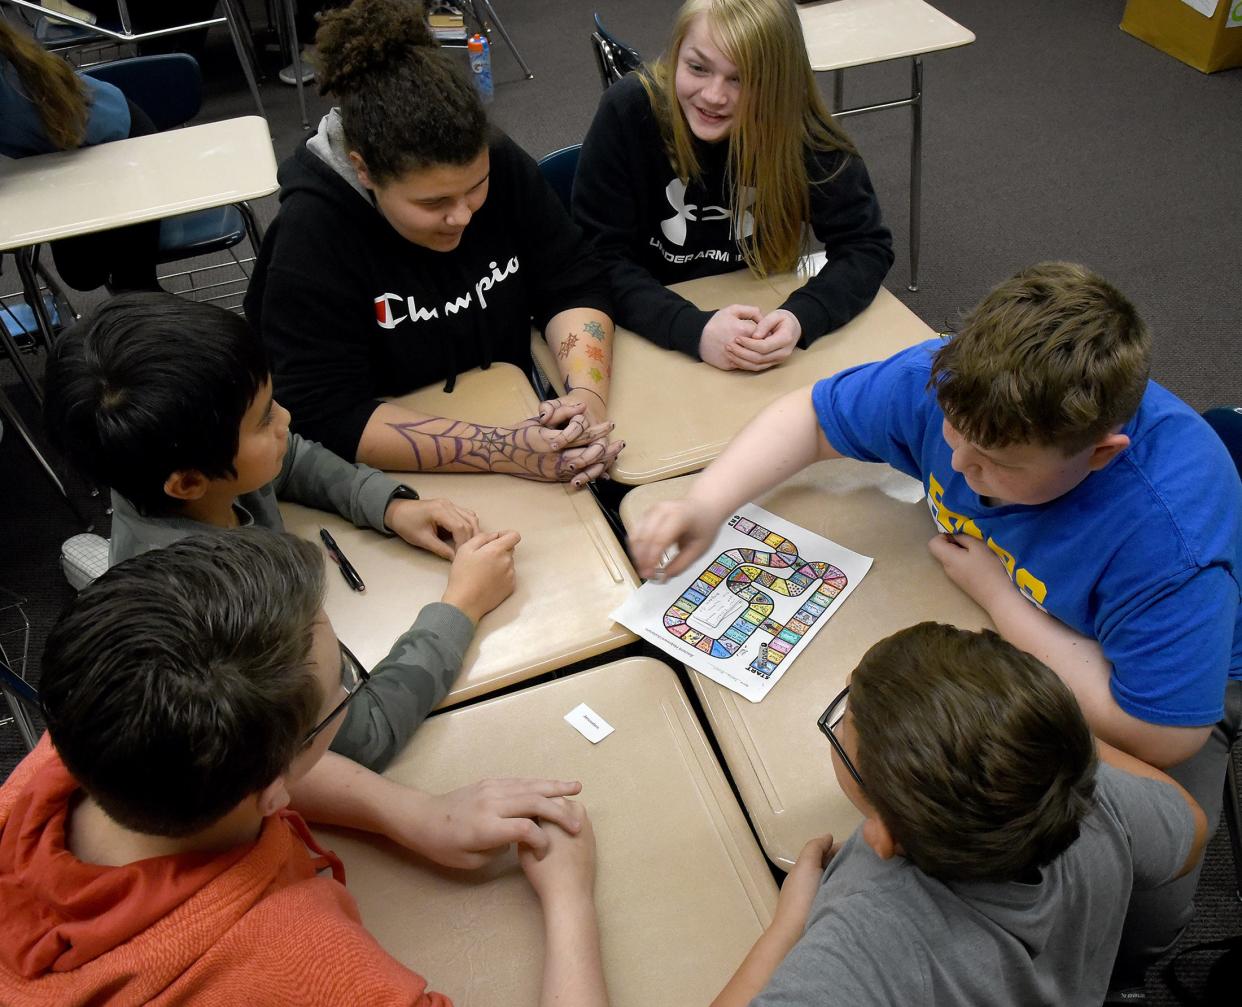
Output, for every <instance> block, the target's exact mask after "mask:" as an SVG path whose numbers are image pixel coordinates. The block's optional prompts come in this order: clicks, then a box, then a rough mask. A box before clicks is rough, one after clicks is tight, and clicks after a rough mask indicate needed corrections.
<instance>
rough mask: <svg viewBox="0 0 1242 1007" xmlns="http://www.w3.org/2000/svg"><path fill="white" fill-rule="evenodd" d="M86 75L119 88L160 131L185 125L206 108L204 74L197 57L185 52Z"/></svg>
mask: <svg viewBox="0 0 1242 1007" xmlns="http://www.w3.org/2000/svg"><path fill="white" fill-rule="evenodd" d="M82 74H83V76H86V77H94V78H95V79H96V80H102V81H104V82H105V83H107V84H112V85H114V86H115V87H117V88H119V89H120V91H121V93H122V94H123V95H125V97H126V98H128V99H129V100H130V101H132V102H133V103H134V104H135V105H137V106H138V107H139V108H140V109H142V110H143V111H144V112H146V113H147V115H148V116H150V118H151V121H152V122H153V123H154V124H155V128H156V129H157V130H160V131H163V130H165V129H172V128H173V127H174V126H183V125H185V124H186V123H187V122H189V121H190V120H191V119H193V118H194V117H195V116H196V115H198V110H199V109H200V108H202V105H203V75H202V71H200V70H199V68H198V63H197V61H196V60H195V59H194V57H193V56H190V55H188V54H186V53H183V52H174V53H166V54H163V55H159V56H135V57H133V58H132V59H118V60H116V61H114V62H112V63H100V64H99V65H97V66H92V67H89V68H88V69H85V70H83V71H82Z"/></svg>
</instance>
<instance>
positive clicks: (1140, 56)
mask: <svg viewBox="0 0 1242 1007" xmlns="http://www.w3.org/2000/svg"><path fill="white" fill-rule="evenodd" d="M495 2H496V6H497V7H498V9H499V11H500V14H501V16H502V17H503V18H504V20H505V24H506V27H507V28H508V30H509V32H510V34H511V36H512V37H513V39H514V42H515V43H516V44H517V45H518V46H519V47H520V48H521V50H522V52H523V55H524V56H525V58H526V60H527V62H528V63H530V65H531V66H532V68H533V69H534V71H535V78H534V79H533V80H524V79H523V78H522V75H521V73H520V72H519V70H518V68H517V64H516V63H515V62H514V61H513V59H512V57H511V56H510V54H509V53H508V51H507V50H506V48H505V47H504V45H503V43H498V44H497V45H496V46H495V48H494V50H493V69H494V76H495V80H496V100H495V103H494V105H493V107H492V110H493V117H494V119H495V121H496V122H497V123H499V124H500V125H501V126H502V127H504V128H505V129H506V130H507V131H508V132H509V133H510V134H511V135H512V136H513V137H514V138H515V139H516V140H517V141H518V142H519V143H521V144H522V145H523V146H524V147H525V148H526V149H527V150H529V151H530V152H531V153H532V154H535V155H536V156H538V155H542V154H544V153H547V152H548V151H551V150H554V149H556V148H558V147H562V146H565V145H566V144H570V143H576V142H578V141H580V140H581V138H582V135H583V133H584V132H585V130H586V128H587V126H588V124H589V122H590V119H591V116H592V114H593V112H594V108H595V104H596V102H597V100H598V95H599V89H598V79H597V76H596V71H595V66H594V61H593V57H592V54H591V51H590V49H589V47H588V43H587V36H588V34H589V32H590V17H591V13H592V12H593V11H595V10H598V11H599V12H600V14H601V16H602V17H603V19H604V22H605V24H606V25H607V26H608V27H609V29H610V30H612V31H613V32H614V33H615V34H616V35H618V36H619V37H621V38H623V39H625V40H626V41H627V42H629V43H630V44H631V45H633V46H634V47H636V48H637V49H639V50H640V51H641V52H642V53H644V54H648V55H650V54H654V53H655V52H657V51H658V50H659V49H660V47H661V46H662V44H663V40H664V36H665V33H666V31H667V28H668V25H669V23H670V22H671V18H672V13H673V11H674V10H675V9H676V7H677V4H676V3H675V2H673V0H598V2H596V3H594V4H588V3H578V2H573V0H495ZM248 6H249V7H250V9H251V13H252V15H253V17H254V19H255V22H256V24H257V25H261V24H262V23H263V5H262V4H259V3H258V2H257V0H255V2H252V3H250V4H249V5H248ZM937 6H938V7H939V8H940V9H941V10H943V11H944V12H945V13H947V14H949V15H950V16H952V17H954V18H955V19H956V20H958V21H960V22H961V23H962V24H964V25H966V26H967V27H969V28H970V29H972V30H973V31H974V32H975V34H976V35H977V39H978V40H977V42H976V43H975V44H974V45H971V46H968V47H965V48H962V49H958V50H954V51H949V52H944V53H938V54H933V55H931V56H929V57H927V58H926V60H925V95H926V99H925V100H926V106H925V117H924V164H925V167H924V183H923V192H924V212H923V242H922V266H921V284H920V287H921V289H920V290H919V291H918V292H917V293H910V292H909V291H907V290H906V283H907V279H908V267H907V261H908V260H907V250H908V227H907V206H908V202H907V199H908V193H907V183H908V170H909V168H908V165H909V160H908V159H909V115H908V114H907V113H906V112H904V111H901V112H885V113H880V114H875V115H870V116H861V117H857V118H851V119H849V120H848V121H847V122H846V126H847V129H848V131H849V132H850V133H851V135H852V136H853V138H854V140H855V141H856V143H857V144H858V146H859V148H860V149H861V151H862V152H863V154H864V156H865V157H866V160H867V164H868V166H869V168H870V171H871V175H872V178H873V180H874V182H875V185H876V189H877V191H878V193H879V196H880V200H881V204H882V205H883V207H884V208H885V213H886V216H887V219H888V222H889V224H890V226H891V227H892V230H893V233H894V241H895V247H896V250H897V264H896V265H895V266H894V268H893V271H892V273H891V274H890V276H889V278H888V281H887V285H888V287H889V289H891V290H892V291H893V292H894V293H895V294H896V295H897V296H899V297H900V298H901V299H902V300H903V301H904V302H905V303H906V304H908V305H909V306H910V307H911V309H912V310H913V311H914V312H915V313H916V314H918V315H920V316H921V317H922V318H924V319H925V320H926V321H927V322H928V323H929V324H931V325H932V326H936V327H939V326H942V325H944V324H946V323H951V322H952V320H953V319H954V318H956V317H957V316H958V314H959V313H960V312H961V311H962V310H963V309H965V308H967V307H969V306H970V305H971V304H972V303H973V302H974V301H975V300H977V299H978V298H979V296H981V294H982V293H984V292H985V291H986V290H987V289H988V287H989V286H990V285H992V284H993V283H995V282H996V281H998V280H1000V279H1002V278H1004V277H1005V276H1007V275H1008V274H1010V273H1011V272H1013V271H1014V270H1015V269H1017V268H1019V267H1020V266H1022V265H1025V264H1028V263H1031V262H1034V261H1038V260H1040V259H1049V258H1063V259H1074V260H1078V261H1082V262H1085V263H1087V264H1089V265H1091V266H1092V267H1094V268H1096V269H1097V270H1099V271H1101V272H1102V273H1104V274H1105V275H1106V276H1108V277H1109V278H1111V279H1112V280H1113V281H1114V282H1115V283H1116V284H1117V285H1118V286H1119V287H1120V288H1121V289H1122V290H1124V291H1126V292H1127V293H1128V294H1129V295H1130V296H1131V297H1132V298H1133V299H1134V300H1135V301H1136V303H1137V304H1138V306H1139V308H1140V310H1141V311H1142V312H1143V313H1144V315H1145V317H1146V318H1147V320H1148V322H1149V323H1150V324H1151V326H1152V329H1153V331H1154V333H1155V345H1156V355H1155V368H1154V376H1155V378H1156V379H1157V380H1159V381H1160V382H1162V383H1163V384H1165V385H1167V386H1168V387H1170V388H1171V389H1172V390H1173V391H1174V392H1176V393H1177V394H1178V395H1180V396H1182V397H1183V398H1184V399H1186V401H1188V402H1189V403H1190V404H1191V405H1193V406H1194V407H1195V408H1196V409H1205V408H1207V407H1209V406H1212V405H1218V404H1224V403H1230V404H1232V403H1236V402H1238V401H1239V400H1242V380H1240V378H1242V367H1240V366H1239V363H1238V361H1239V336H1240V335H1242V284H1239V283H1238V278H1237V277H1238V269H1239V264H1240V263H1242V208H1240V206H1239V202H1238V196H1237V191H1238V190H1237V183H1238V172H1239V165H1242V71H1238V70H1235V71H1230V72H1225V73H1219V74H1215V75H1212V76H1205V75H1203V74H1200V73H1199V72H1198V71H1195V70H1192V69H1190V68H1188V67H1186V66H1183V65H1182V64H1181V63H1178V62H1177V61H1175V60H1174V59H1172V58H1171V57H1169V56H1166V55H1165V54H1163V53H1161V52H1159V51H1157V50H1155V49H1152V48H1150V47H1149V46H1146V45H1144V44H1143V43H1141V42H1138V41H1137V40H1135V39H1133V38H1131V37H1130V36H1128V35H1125V34H1124V33H1122V32H1121V31H1120V30H1119V29H1118V27H1117V25H1118V23H1119V21H1120V19H1121V13H1122V10H1123V8H1124V3H1123V2H1122V0H1041V2H1039V3H1028V4H1013V3H995V2H990V0H937ZM267 58H268V63H269V70H270V73H269V81H268V82H267V83H266V84H265V85H264V87H263V94H264V101H265V103H266V104H267V110H268V115H269V122H270V123H271V126H272V132H273V139H274V142H275V145H276V151H277V155H278V157H280V158H283V157H285V156H287V155H288V154H289V152H290V151H291V150H292V149H293V147H294V146H295V145H296V144H297V143H298V142H299V140H300V138H301V135H302V128H301V124H300V122H299V119H298V114H297V104H296V98H295V91H294V89H293V88H291V87H284V86H282V85H280V84H279V83H276V82H274V70H275V69H276V68H277V66H278V65H279V60H278V58H277V57H276V55H275V54H274V53H269V55H268V57H267ZM203 65H204V76H205V78H206V80H207V84H206V102H205V106H204V109H203V113H202V115H201V116H200V121H207V120H211V119H220V118H226V117H229V116H234V115H247V114H252V113H253V111H254V107H253V103H252V101H251V99H250V96H249V93H248V91H247V90H246V88H245V85H244V81H243V79H242V77H241V74H240V71H239V70H238V67H237V63H236V60H235V57H234V56H233V51H232V47H231V46H230V45H229V43H228V40H227V36H225V35H222V34H221V35H219V36H213V37H212V38H211V40H210V41H209V46H208V50H207V52H206V54H205V56H204V58H203ZM908 83H909V70H908V64H905V63H893V64H886V65H883V66H879V67H869V68H860V69H858V70H853V71H850V72H848V73H847V75H846V101H847V103H850V104H854V103H862V102H866V101H873V100H881V99H885V98H892V97H898V96H904V94H906V93H907V91H906V89H907V88H908ZM824 85H825V89H826V90H825V93H826V94H827V93H829V82H828V81H827V80H825V81H824ZM308 97H309V100H310V106H311V120H312V122H314V121H317V119H318V116H319V115H320V114H321V113H322V111H323V110H324V109H325V108H326V107H327V105H326V102H325V100H324V99H321V98H319V97H318V96H316V95H315V94H314V92H313V89H312V91H311V93H310V95H309V96H308ZM2 200H3V196H2V195H0V205H2ZM275 205H276V201H275V198H274V197H269V198H267V199H264V200H261V201H259V203H258V204H257V205H256V208H257V210H258V212H259V215H260V218H261V220H262V221H263V222H264V223H266V222H267V221H269V220H270V219H271V217H272V215H273V214H274V212H275ZM11 261H12V260H11V259H6V260H5V262H4V265H5V267H6V272H5V274H4V276H3V277H2V278H0V289H3V290H10V289H13V288H15V287H16V285H17V280H16V275H15V270H13V269H12V268H11ZM92 302H93V297H91V296H88V295H82V296H81V297H78V298H75V303H76V304H77V305H78V307H79V309H80V308H82V307H84V306H86V305H89V304H90V303H92ZM35 363H36V365H38V364H40V363H41V361H39V360H38V359H37V358H36V360H35ZM0 382H3V384H4V387H5V388H6V390H7V391H8V392H9V394H10V395H11V397H12V398H13V399H14V401H15V402H16V403H17V405H18V406H19V408H21V409H22V411H23V413H24V414H25V415H26V416H27V417H29V420H30V423H31V425H32V426H34V427H35V428H36V432H37V433H39V434H40V436H41V432H40V431H39V427H38V418H37V414H36V411H35V410H34V409H33V404H32V403H31V402H30V401H29V399H28V397H26V395H25V394H24V392H25V390H24V389H23V388H21V387H20V386H19V385H18V383H17V381H16V378H15V375H14V373H13V371H12V369H11V368H10V367H9V366H8V365H7V363H6V364H0ZM61 471H62V472H64V468H63V466H61ZM70 483H71V486H72V489H73V494H74V498H75V500H76V501H77V502H78V504H79V507H80V508H82V510H83V511H84V512H85V513H86V514H87V515H88V516H89V517H91V518H94V519H95V520H96V521H97V522H98V524H99V525H100V530H101V531H102V532H103V533H104V534H106V533H107V527H106V526H107V520H106V517H105V516H104V515H103V506H102V503H101V502H100V501H99V500H98V499H97V498H96V499H92V498H91V497H90V496H88V494H87V490H86V487H85V486H83V484H82V483H81V482H80V481H79V480H75V479H72V478H71V479H70ZM0 486H2V488H3V489H2V491H0V528H2V529H3V532H2V535H3V538H2V540H0V541H2V548H0V556H2V557H3V561H2V562H0V589H4V590H7V591H9V592H15V593H16V594H18V595H20V596H22V597H23V598H25V599H26V601H25V604H24V612H25V614H26V616H27V617H28V618H29V620H30V624H31V629H30V635H29V653H30V659H29V661H28V662H27V666H26V670H27V672H28V674H29V675H30V677H31V678H32V680H36V681H37V678H38V654H39V650H40V648H41V646H42V640H43V637H44V635H45V633H46V630H47V627H48V626H49V625H51V623H52V621H53V620H54V619H55V617H56V614H57V612H58V611H59V610H60V608H61V607H62V606H63V605H64V604H65V603H66V602H67V601H68V599H69V597H70V589H69V587H68V586H67V585H66V584H65V582H64V579H63V578H62V576H61V575H60V572H59V569H58V567H57V556H58V552H59V545H60V543H61V541H63V540H64V539H65V538H67V537H68V536H70V535H72V534H74V533H76V532H78V531H81V530H83V525H82V523H81V522H79V520H78V519H77V518H75V517H74V516H73V514H72V513H71V511H70V510H69V509H68V507H67V506H65V504H64V503H63V501H61V500H60V498H59V497H58V496H57V495H56V494H55V493H54V492H53V491H51V489H50V483H48V482H47V481H46V480H45V479H44V478H43V476H42V474H41V473H40V471H39V470H38V469H37V468H36V467H35V465H34V464H33V463H32V462H31V460H30V457H29V455H28V453H27V451H26V450H25V448H24V446H23V445H21V443H20V441H19V439H18V438H17V437H16V436H15V435H14V432H13V431H12V430H6V431H5V432H4V435H3V438H2V439H0ZM5 597H6V596H5V595H4V594H3V593H0V647H4V648H5V650H6V651H7V652H8V653H9V654H10V656H13V653H14V649H13V645H14V643H15V642H16V641H17V640H19V639H20V638H21V636H22V634H21V633H20V632H16V633H15V632H12V630H13V628H14V627H15V626H17V624H16V623H12V624H10V621H8V620H10V619H12V617H13V615H14V612H13V610H12V609H11V608H8V609H6V608H5ZM20 751H21V749H20V743H19V741H18V739H17V736H16V733H15V731H14V730H13V728H12V727H11V726H0V777H3V775H6V774H7V773H8V772H9V771H10V770H11V768H12V766H13V765H14V764H15V763H16V761H17V759H18V758H19V757H20ZM1198 905H1199V912H1198V915H1197V917H1196V920H1195V922H1194V923H1193V924H1192V926H1191V928H1190V930H1189V931H1188V933H1187V934H1186V936H1185V938H1184V943H1185V942H1193V941H1197V940H1206V939H1210V938H1216V937H1224V936H1228V935H1230V934H1238V933H1242V903H1239V901H1238V899H1237V897H1236V895H1235V891H1234V880H1233V864H1232V860H1231V857H1230V855H1229V849H1228V845H1227V842H1226V840H1225V836H1224V830H1223V826H1222V829H1221V832H1220V834H1218V836H1217V837H1216V839H1215V840H1214V841H1213V844H1212V846H1211V848H1210V850H1209V852H1208V855H1207V861H1206V865H1205V867H1204V871H1203V880H1202V882H1201V885H1200V891H1199V900H1198ZM1211 960H1212V959H1211V956H1210V955H1207V956H1196V961H1194V962H1188V963H1187V964H1186V966H1185V968H1184V971H1183V974H1184V976H1185V977H1186V978H1187V980H1188V981H1189V983H1190V985H1191V987H1192V988H1198V986H1199V985H1200V984H1201V983H1202V979H1203V976H1204V975H1205V974H1206V969H1207V966H1208V965H1209V964H1210V962H1211ZM1149 1002H1151V1003H1156V1004H1166V1003H1167V1004H1172V1003H1175V1002H1176V1001H1175V1000H1173V998H1172V997H1171V995H1170V994H1169V992H1168V990H1167V988H1166V986H1165V984H1164V983H1163V981H1162V980H1161V979H1160V978H1159V976H1158V975H1157V974H1156V973H1155V972H1153V973H1152V974H1151V975H1150V976H1149Z"/></svg>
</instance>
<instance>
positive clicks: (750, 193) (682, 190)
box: [660, 178, 755, 245]
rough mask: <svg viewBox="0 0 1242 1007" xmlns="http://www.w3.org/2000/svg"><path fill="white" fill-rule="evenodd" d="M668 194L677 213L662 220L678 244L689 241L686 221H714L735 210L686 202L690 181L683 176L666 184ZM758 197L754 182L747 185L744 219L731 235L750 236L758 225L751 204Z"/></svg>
mask: <svg viewBox="0 0 1242 1007" xmlns="http://www.w3.org/2000/svg"><path fill="white" fill-rule="evenodd" d="M664 198H665V199H667V200H668V205H669V206H671V207H672V208H673V216H671V217H669V218H668V219H667V220H662V221H660V230H661V231H663V232H664V237H666V238H668V240H669V241H671V242H672V243H673V244H674V245H684V244H685V243H686V225H687V224H688V223H689V222H690V221H692V220H693V221H704V222H706V221H712V220H729V219H730V217H731V214H730V213H729V211H728V209H727V208H726V207H723V206H702V207H700V206H698V205H697V204H695V203H687V202H686V183H685V182H683V181H682V180H681V179H680V178H674V179H673V180H672V181H671V182H669V183H668V185H666V186H665V187H664ZM754 201H755V190H754V189H753V188H751V187H750V186H747V187H746V192H745V206H744V208H743V212H742V223H741V226H740V227H733V226H731V227H730V228H729V236H730V237H731V238H734V239H737V238H739V237H741V238H748V237H750V235H751V233H752V232H753V231H754V229H755V221H754V218H753V217H752V216H751V213H750V209H749V207H750V205H751V204H752V203H754ZM696 210H697V211H699V215H698V216H697V217H696V216H695V211H696Z"/></svg>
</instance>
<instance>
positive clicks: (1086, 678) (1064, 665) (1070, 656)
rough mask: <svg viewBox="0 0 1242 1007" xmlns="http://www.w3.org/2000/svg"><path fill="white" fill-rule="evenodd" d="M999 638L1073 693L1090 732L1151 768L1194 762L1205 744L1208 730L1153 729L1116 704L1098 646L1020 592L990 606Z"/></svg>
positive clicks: (1108, 667) (1156, 726)
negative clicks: (1050, 672)
mask: <svg viewBox="0 0 1242 1007" xmlns="http://www.w3.org/2000/svg"><path fill="white" fill-rule="evenodd" d="M986 607H987V611H988V615H989V616H991V618H992V621H993V622H994V623H995V624H996V629H997V632H999V633H1000V635H1001V636H1002V637H1004V638H1005V639H1006V640H1007V641H1009V642H1010V643H1012V644H1013V645H1014V646H1015V647H1017V648H1018V649H1019V650H1024V651H1026V652H1027V653H1028V654H1031V655H1032V656H1034V657H1037V658H1039V660H1041V661H1043V663H1044V664H1046V665H1047V666H1048V667H1049V668H1051V669H1052V670H1053V671H1054V672H1056V674H1057V675H1058V676H1059V677H1060V679H1061V680H1062V681H1063V682H1064V683H1065V684H1066V685H1067V686H1069V688H1070V691H1071V692H1073V693H1074V697H1075V698H1076V699H1077V700H1078V705H1079V707H1080V708H1081V709H1082V712H1083V715H1084V716H1085V717H1086V718H1087V723H1088V724H1089V725H1090V726H1091V730H1092V732H1093V733H1094V734H1095V735H1096V736H1097V737H1099V738H1101V739H1103V740H1104V741H1105V742H1107V743H1108V744H1110V745H1113V746H1116V747H1117V748H1119V749H1121V750H1122V751H1124V752H1128V753H1129V754H1130V755H1132V756H1136V757H1137V758H1139V759H1141V760H1142V761H1144V762H1147V763H1150V764H1151V765H1153V766H1160V767H1167V766H1172V765H1176V764H1177V763H1179V762H1183V761H1184V760H1186V759H1188V758H1190V757H1191V756H1192V755H1194V754H1195V752H1197V751H1198V750H1199V749H1200V748H1201V747H1202V746H1203V742H1204V741H1206V740H1207V736H1208V734H1209V733H1210V731H1211V729H1210V728H1200V727H1170V726H1168V725H1164V724H1150V723H1147V722H1146V721H1143V720H1139V719H1138V718H1137V717H1135V716H1133V715H1131V714H1129V713H1127V712H1126V711H1125V710H1123V709H1122V708H1121V707H1120V706H1118V704H1117V700H1116V699H1114V698H1113V693H1112V690H1111V689H1110V688H1109V681H1110V679H1111V677H1112V673H1113V668H1112V664H1111V662H1110V661H1109V660H1108V658H1107V657H1106V656H1105V654H1104V651H1103V649H1102V648H1101V647H1100V645H1099V643H1098V642H1096V641H1095V640H1092V639H1091V638H1090V637H1086V636H1082V635H1081V634H1079V633H1077V632H1075V631H1074V630H1073V629H1071V628H1070V627H1069V626H1066V625H1065V624H1064V623H1063V622H1061V621H1060V620H1058V619H1057V618H1055V617H1054V616H1052V615H1049V614H1048V613H1047V612H1045V611H1043V610H1042V609H1039V608H1036V607H1035V606H1034V605H1032V604H1031V603H1030V602H1028V601H1027V600H1026V599H1025V598H1023V597H1022V595H1020V594H1019V593H1018V592H1017V591H1010V592H1005V593H1003V594H1002V595H1001V596H999V597H997V598H995V599H992V600H991V601H990V603H989V604H988V605H987V606H986Z"/></svg>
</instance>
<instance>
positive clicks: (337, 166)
mask: <svg viewBox="0 0 1242 1007" xmlns="http://www.w3.org/2000/svg"><path fill="white" fill-rule="evenodd" d="M306 149H307V150H309V151H310V152H311V153H312V154H314V155H315V156H316V157H317V158H319V160H321V161H322V162H323V163H324V164H326V165H327V166H328V167H329V168H331V169H332V170H333V171H334V172H336V173H337V174H338V175H339V176H340V177H341V180H342V181H344V182H345V184H346V185H348V186H349V187H350V188H351V189H353V190H354V191H355V192H356V193H358V195H359V196H361V197H362V198H363V199H365V200H366V201H367V203H368V204H369V205H372V206H373V205H374V203H373V202H372V200H371V193H370V191H368V189H367V188H366V186H364V185H363V184H362V183H361V182H359V181H358V173H357V172H356V171H354V166H353V165H352V164H351V163H350V161H349V144H348V142H347V141H346V139H345V126H344V125H343V124H342V122H341V110H340V109H339V108H333V109H332V110H331V111H329V112H328V114H327V115H325V116H324V117H323V118H322V119H320V120H319V129H318V130H317V131H316V132H315V135H314V136H312V137H311V138H310V139H309V140H307V141H306Z"/></svg>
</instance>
